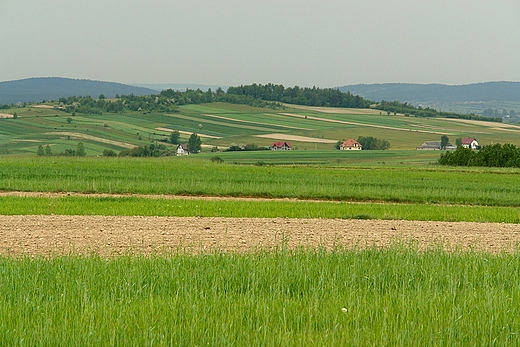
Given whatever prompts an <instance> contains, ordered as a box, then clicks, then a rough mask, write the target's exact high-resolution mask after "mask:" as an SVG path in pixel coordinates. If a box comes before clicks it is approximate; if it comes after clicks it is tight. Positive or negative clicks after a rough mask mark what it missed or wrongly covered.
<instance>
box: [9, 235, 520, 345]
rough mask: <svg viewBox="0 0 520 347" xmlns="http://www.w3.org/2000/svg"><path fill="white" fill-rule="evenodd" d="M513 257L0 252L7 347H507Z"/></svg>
mask: <svg viewBox="0 0 520 347" xmlns="http://www.w3.org/2000/svg"><path fill="white" fill-rule="evenodd" d="M519 260H520V257H518V256H517V255H511V254H509V255H508V254H500V255H490V254H482V253H472V252H470V253H450V254H448V253H445V252H443V251H438V250H435V249H431V250H428V251H425V252H418V251H415V250H414V249H413V248H410V247H401V246H397V245H396V246H395V247H392V248H390V249H386V250H380V249H378V250H376V249H367V250H359V251H355V250H351V251H347V250H341V249H337V250H334V251H331V252H325V251H322V250H304V249H301V250H294V251H289V250H286V249H284V247H283V245H281V246H280V248H279V249H278V250H277V251H273V252H270V253H262V252H260V253H254V254H231V255H230V254H226V255H223V254H219V253H214V254H206V255H203V256H188V255H183V254H176V255H173V256H167V255H157V256H153V257H146V258H145V257H135V256H123V257H118V258H112V259H102V258H98V257H95V256H93V257H88V258H77V257H60V258H50V259H43V258H36V259H35V258H23V259H18V260H13V259H6V258H3V259H0V273H1V275H2V281H1V282H0V315H1V316H2V320H0V341H1V343H2V345H6V346H35V345H38V346H71V345H88V346H109V345H110V346H202V345H210V346H215V345H217V346H372V345H373V346H432V345H433V346H468V345H471V346H474V345H475V346H515V345H517V343H518V338H519V336H518V335H519V332H520V318H519V317H520V305H519V304H518V302H519V301H520V297H519V293H520V288H519V283H520V278H519V274H520V261H519Z"/></svg>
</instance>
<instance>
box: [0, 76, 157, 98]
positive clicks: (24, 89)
mask: <svg viewBox="0 0 520 347" xmlns="http://www.w3.org/2000/svg"><path fill="white" fill-rule="evenodd" d="M156 93H157V91H155V90H152V89H148V88H143V87H134V86H130V85H126V84H121V83H114V82H101V81H91V80H80V79H71V78H61V77H39V78H27V79H23V80H16V81H7V82H0V104H15V103H18V102H22V103H25V102H40V101H43V100H58V99H59V98H61V97H69V96H79V95H82V96H91V97H95V98H97V97H98V96H99V95H101V94H103V95H104V96H105V97H107V98H113V97H115V96H116V95H117V94H119V95H130V94H134V95H151V94H156Z"/></svg>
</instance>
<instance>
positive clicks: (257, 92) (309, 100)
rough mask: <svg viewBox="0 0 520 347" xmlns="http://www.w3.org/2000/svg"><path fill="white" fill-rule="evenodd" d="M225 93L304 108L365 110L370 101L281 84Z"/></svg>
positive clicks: (233, 88)
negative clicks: (328, 107) (327, 107)
mask: <svg viewBox="0 0 520 347" xmlns="http://www.w3.org/2000/svg"><path fill="white" fill-rule="evenodd" d="M227 93H228V94H235V95H245V96H250V97H253V98H256V99H262V100H268V101H278V102H283V103H288V104H297V105H306V106H330V107H351V108H366V107H369V106H370V104H371V102H370V101H367V100H365V99H363V98H362V97H360V96H359V95H352V94H351V93H350V92H347V93H343V92H341V91H340V90H339V89H335V88H324V89H322V88H317V87H312V88H307V87H305V88H301V87H299V86H294V87H288V88H285V87H284V86H283V85H281V84H271V83H268V84H266V85H262V84H256V83H253V84H251V85H241V86H239V87H229V88H228V90H227Z"/></svg>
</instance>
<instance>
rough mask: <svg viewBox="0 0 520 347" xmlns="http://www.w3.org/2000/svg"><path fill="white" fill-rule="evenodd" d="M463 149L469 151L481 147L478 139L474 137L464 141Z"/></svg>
mask: <svg viewBox="0 0 520 347" xmlns="http://www.w3.org/2000/svg"><path fill="white" fill-rule="evenodd" d="M462 147H464V148H469V149H479V148H480V145H479V144H478V141H477V139H475V138H472V137H467V138H465V139H462Z"/></svg>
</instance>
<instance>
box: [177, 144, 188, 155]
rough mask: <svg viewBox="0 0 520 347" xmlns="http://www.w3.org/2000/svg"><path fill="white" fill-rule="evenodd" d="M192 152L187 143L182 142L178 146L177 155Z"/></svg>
mask: <svg viewBox="0 0 520 347" xmlns="http://www.w3.org/2000/svg"><path fill="white" fill-rule="evenodd" d="M188 154H190V150H189V149H188V146H187V145H186V144H185V143H181V144H180V145H178V146H177V155H188Z"/></svg>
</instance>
